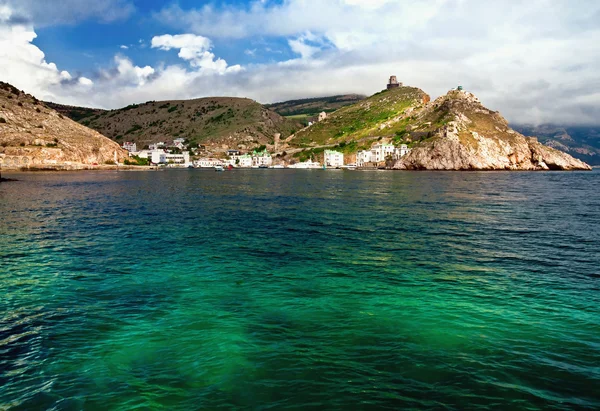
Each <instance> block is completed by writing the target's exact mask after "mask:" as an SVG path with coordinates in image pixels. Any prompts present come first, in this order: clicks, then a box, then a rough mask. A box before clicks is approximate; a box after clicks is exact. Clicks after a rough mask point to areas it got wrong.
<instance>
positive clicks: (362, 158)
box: [356, 150, 373, 167]
mask: <svg viewBox="0 0 600 411" xmlns="http://www.w3.org/2000/svg"><path fill="white" fill-rule="evenodd" d="M371 162H373V160H372V153H371V150H361V151H359V152H358V153H356V167H365V166H366V165H367V163H371Z"/></svg>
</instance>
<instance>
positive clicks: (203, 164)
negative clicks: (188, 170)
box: [194, 158, 223, 168]
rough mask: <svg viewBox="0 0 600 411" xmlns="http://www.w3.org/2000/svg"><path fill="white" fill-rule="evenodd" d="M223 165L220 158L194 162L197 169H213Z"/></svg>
mask: <svg viewBox="0 0 600 411" xmlns="http://www.w3.org/2000/svg"><path fill="white" fill-rule="evenodd" d="M221 165H223V161H221V160H220V159H218V158H201V159H199V160H196V161H194V167H196V168H213V167H214V166H221Z"/></svg>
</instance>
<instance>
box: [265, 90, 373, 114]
mask: <svg viewBox="0 0 600 411" xmlns="http://www.w3.org/2000/svg"><path fill="white" fill-rule="evenodd" d="M365 98H367V97H366V96H362V95H359V94H345V95H339V96H330V97H315V98H306V99H301V100H289V101H283V102H281V103H275V104H267V105H265V107H267V108H269V109H271V110H273V111H274V112H276V113H278V114H281V115H282V116H298V117H301V116H312V115H315V114H317V113H320V112H322V111H325V112H327V113H329V112H333V111H335V110H337V109H340V108H342V107H344V106H348V105H350V104H354V103H356V102H359V101H361V100H364V99H365Z"/></svg>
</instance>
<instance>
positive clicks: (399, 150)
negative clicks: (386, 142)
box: [394, 144, 410, 160]
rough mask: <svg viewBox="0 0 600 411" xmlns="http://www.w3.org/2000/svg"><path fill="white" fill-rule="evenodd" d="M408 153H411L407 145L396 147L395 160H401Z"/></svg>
mask: <svg viewBox="0 0 600 411" xmlns="http://www.w3.org/2000/svg"><path fill="white" fill-rule="evenodd" d="M408 153H410V148H408V146H407V145H406V144H402V145H400V147H396V150H395V151H394V160H399V159H401V158H402V157H404V156H405V155H407V154H408Z"/></svg>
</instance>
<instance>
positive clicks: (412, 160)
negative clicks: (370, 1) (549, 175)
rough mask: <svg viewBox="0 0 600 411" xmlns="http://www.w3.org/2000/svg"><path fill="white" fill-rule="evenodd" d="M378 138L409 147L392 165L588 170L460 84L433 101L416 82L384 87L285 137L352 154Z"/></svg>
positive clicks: (302, 144) (313, 148)
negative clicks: (526, 133)
mask: <svg viewBox="0 0 600 411" xmlns="http://www.w3.org/2000/svg"><path fill="white" fill-rule="evenodd" d="M376 140H377V141H382V142H389V143H394V144H396V145H398V144H406V145H408V146H409V147H411V148H412V151H411V152H410V153H409V154H407V155H406V156H404V157H402V158H401V159H399V160H397V161H396V162H395V163H392V164H389V165H390V166H392V167H393V168H396V169H413V170H414V169H419V170H420V169H435V170H504V169H508V170H549V169H561V170H573V169H584V170H587V169H590V167H589V166H588V165H587V164H585V163H583V162H581V161H579V160H577V159H575V158H573V157H572V156H570V155H568V154H566V153H563V152H561V151H559V150H556V149H554V148H551V147H548V146H545V145H543V144H541V143H539V142H538V141H537V139H535V138H526V137H525V136H523V135H521V134H519V133H518V132H516V131H514V130H512V129H511V128H510V127H509V126H508V123H507V122H506V120H505V119H504V118H503V117H502V116H501V115H500V114H499V113H498V112H496V111H492V110H489V109H487V108H485V107H484V106H483V105H482V104H481V103H480V102H479V100H478V99H477V98H476V97H475V96H474V95H473V94H472V93H469V92H466V91H462V90H451V91H450V92H448V94H446V95H444V96H441V97H439V98H438V99H436V100H435V101H433V102H430V101H429V96H428V95H427V94H426V93H425V92H423V91H422V90H420V89H418V88H413V87H399V88H397V89H392V90H384V91H382V92H380V93H377V94H375V95H373V96H371V97H369V98H368V99H366V100H364V101H361V102H359V103H357V104H354V105H351V106H347V107H344V108H342V109H340V110H338V111H336V112H334V113H332V114H331V115H330V116H329V117H328V118H327V119H325V120H324V121H321V122H319V123H316V124H314V125H312V126H310V127H307V128H305V129H303V130H301V131H300V132H298V133H297V134H296V135H295V136H293V138H291V139H289V140H288V143H289V144H290V145H292V146H296V147H305V151H306V150H309V151H313V152H317V151H319V150H322V147H323V146H325V145H329V146H331V145H335V146H336V147H337V148H338V149H341V150H342V151H345V152H356V150H359V149H361V148H362V149H365V148H369V147H370V146H371V144H372V143H374V142H375V141H376ZM303 154H304V152H303ZM304 157H307V156H306V154H304V155H303V158H304Z"/></svg>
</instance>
